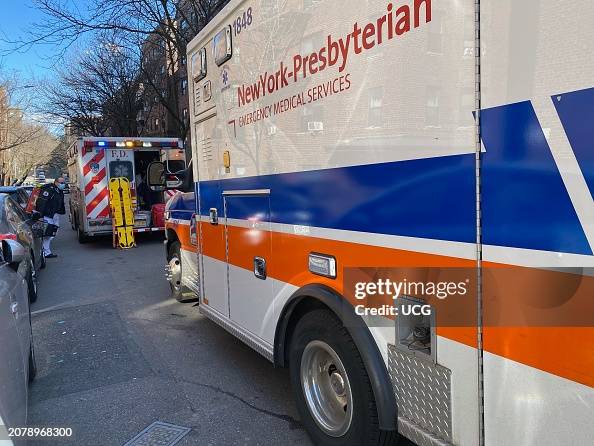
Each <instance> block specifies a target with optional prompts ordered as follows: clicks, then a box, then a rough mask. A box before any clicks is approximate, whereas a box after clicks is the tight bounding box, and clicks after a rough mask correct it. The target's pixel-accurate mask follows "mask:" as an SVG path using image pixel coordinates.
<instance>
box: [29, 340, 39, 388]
mask: <svg viewBox="0 0 594 446" xmlns="http://www.w3.org/2000/svg"><path fill="white" fill-rule="evenodd" d="M35 376H37V360H36V359H35V348H34V347H33V342H31V347H30V348H29V373H28V374H27V379H28V380H29V382H33V380H34V379H35Z"/></svg>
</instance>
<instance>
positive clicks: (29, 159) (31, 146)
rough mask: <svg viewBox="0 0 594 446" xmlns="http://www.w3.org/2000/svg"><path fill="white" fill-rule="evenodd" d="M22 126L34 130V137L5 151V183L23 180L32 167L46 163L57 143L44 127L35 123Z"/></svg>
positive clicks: (3, 173) (3, 174)
mask: <svg viewBox="0 0 594 446" xmlns="http://www.w3.org/2000/svg"><path fill="white" fill-rule="evenodd" d="M23 127H25V128H31V129H32V130H31V131H35V137H34V138H31V139H30V140H28V141H27V142H25V143H23V144H21V145H20V146H19V147H18V148H15V149H13V150H9V151H7V156H6V163H5V165H4V169H3V172H2V176H3V178H4V182H5V184H13V183H16V182H19V181H20V180H21V179H22V180H24V179H25V178H26V177H27V175H29V174H30V173H31V171H32V170H33V168H34V167H37V166H42V165H46V164H48V163H49V162H50V160H51V159H52V153H53V151H54V150H55V149H56V147H57V145H58V140H57V139H56V137H55V136H54V135H52V134H51V133H50V132H49V131H48V129H47V128H46V127H44V126H42V125H39V124H36V123H23Z"/></svg>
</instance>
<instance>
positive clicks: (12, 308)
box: [10, 302, 19, 315]
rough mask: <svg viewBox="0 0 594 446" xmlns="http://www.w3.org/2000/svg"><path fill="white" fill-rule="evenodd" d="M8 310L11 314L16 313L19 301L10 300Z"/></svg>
mask: <svg viewBox="0 0 594 446" xmlns="http://www.w3.org/2000/svg"><path fill="white" fill-rule="evenodd" d="M10 312H11V313H12V314H13V315H16V314H17V313H18V312H19V303H18V302H12V303H11V304H10Z"/></svg>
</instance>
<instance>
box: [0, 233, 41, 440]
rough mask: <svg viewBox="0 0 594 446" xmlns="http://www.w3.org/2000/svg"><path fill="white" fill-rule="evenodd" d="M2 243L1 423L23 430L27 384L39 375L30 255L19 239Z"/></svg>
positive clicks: (25, 414) (25, 423)
mask: <svg viewBox="0 0 594 446" xmlns="http://www.w3.org/2000/svg"><path fill="white" fill-rule="evenodd" d="M0 244H1V249H0V424H4V425H5V427H6V428H10V427H23V426H26V425H27V398H28V388H27V383H28V381H29V382H30V381H32V380H33V378H34V377H35V374H36V372H37V366H36V363H35V349H34V347H33V336H32V330H31V313H30V311H29V300H28V298H27V294H28V291H27V288H28V285H27V280H26V279H25V275H26V274H25V273H26V270H27V269H28V265H27V261H28V256H27V249H26V248H25V247H24V246H23V245H21V244H20V243H19V242H17V241H16V240H10V239H8V240H2V241H1V242H0ZM0 443H2V444H4V443H3V442H2V441H0ZM15 443H16V442H15ZM8 444H10V442H9V443H8ZM16 444H20V443H16Z"/></svg>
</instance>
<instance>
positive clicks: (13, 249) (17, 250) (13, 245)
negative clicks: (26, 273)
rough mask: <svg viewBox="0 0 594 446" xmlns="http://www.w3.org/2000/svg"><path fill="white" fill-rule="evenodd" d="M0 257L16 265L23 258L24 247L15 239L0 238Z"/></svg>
mask: <svg viewBox="0 0 594 446" xmlns="http://www.w3.org/2000/svg"><path fill="white" fill-rule="evenodd" d="M2 257H4V261H5V262H6V263H9V264H11V265H18V264H19V263H21V262H22V261H23V260H25V248H24V247H23V245H21V244H20V243H19V242H17V241H16V240H10V239H4V240H2Z"/></svg>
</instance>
